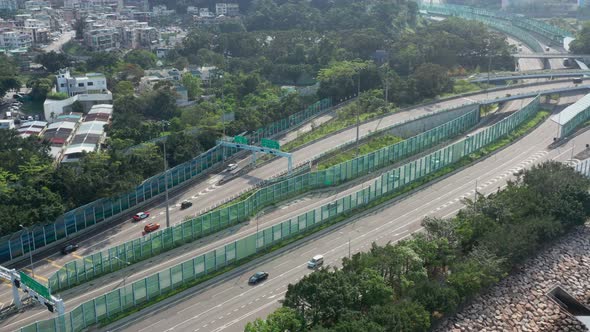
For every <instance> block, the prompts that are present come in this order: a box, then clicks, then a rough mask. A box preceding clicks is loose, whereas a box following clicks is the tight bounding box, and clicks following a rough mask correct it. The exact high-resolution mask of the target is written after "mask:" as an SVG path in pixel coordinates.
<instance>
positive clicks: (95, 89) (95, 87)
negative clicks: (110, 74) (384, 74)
mask: <svg viewBox="0 0 590 332" xmlns="http://www.w3.org/2000/svg"><path fill="white" fill-rule="evenodd" d="M57 91H58V92H64V93H66V94H67V95H68V96H70V97H73V96H75V95H79V94H96V93H104V92H105V91H107V79H106V77H105V76H104V75H103V74H99V73H88V74H86V75H84V76H76V77H74V76H71V75H70V70H69V69H68V68H65V69H61V70H60V71H59V73H58V74H57Z"/></svg>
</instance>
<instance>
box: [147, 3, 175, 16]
mask: <svg viewBox="0 0 590 332" xmlns="http://www.w3.org/2000/svg"><path fill="white" fill-rule="evenodd" d="M152 13H153V15H154V16H168V15H174V13H176V11H175V10H174V9H168V7H166V5H159V6H154V8H152Z"/></svg>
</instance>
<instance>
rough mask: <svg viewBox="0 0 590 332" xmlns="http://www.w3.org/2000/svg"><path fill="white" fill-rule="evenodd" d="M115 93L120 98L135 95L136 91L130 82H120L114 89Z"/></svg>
mask: <svg viewBox="0 0 590 332" xmlns="http://www.w3.org/2000/svg"><path fill="white" fill-rule="evenodd" d="M113 92H114V93H115V94H117V95H118V97H119V96H129V95H133V93H134V89H133V84H132V83H131V82H129V81H119V83H117V85H116V86H115V89H113Z"/></svg>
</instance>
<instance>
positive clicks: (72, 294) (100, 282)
mask: <svg viewBox="0 0 590 332" xmlns="http://www.w3.org/2000/svg"><path fill="white" fill-rule="evenodd" d="M569 102H573V101H571V100H570V101H569ZM520 107H522V105H521V104H516V103H513V104H511V105H510V108H511V109H508V110H516V109H518V108H520ZM382 172H383V171H380V172H376V173H375V174H372V175H370V176H368V177H367V178H365V179H364V181H358V182H357V183H353V184H348V185H345V186H341V187H340V188H333V189H331V190H326V191H322V192H319V193H314V194H310V195H305V196H301V197H299V198H297V199H295V200H294V201H290V202H288V203H285V204H283V205H282V206H280V207H279V208H276V209H274V210H270V211H267V212H266V213H265V214H263V215H262V216H261V217H260V218H257V222H256V221H251V222H250V223H244V224H240V225H237V226H234V227H232V228H230V229H228V230H225V231H222V232H220V233H219V234H216V235H213V236H209V237H207V238H205V239H202V240H200V241H197V242H195V243H191V244H187V245H185V246H182V247H180V248H176V249H174V250H172V251H170V252H167V253H165V254H162V255H159V256H156V257H154V258H152V259H150V260H148V261H145V262H141V263H138V264H135V265H133V266H131V267H130V268H128V269H125V270H122V271H118V272H116V273H113V274H110V275H107V276H104V277H101V278H99V279H97V280H94V281H91V282H89V283H86V284H84V285H81V286H78V287H76V288H74V289H71V290H68V291H65V292H63V293H61V294H59V296H61V297H62V298H64V300H65V301H66V305H67V307H68V308H70V309H72V308H75V307H76V306H77V305H79V304H80V303H83V302H85V301H87V300H88V299H91V298H93V297H96V296H98V295H100V294H103V293H105V292H108V291H110V290H113V289H116V288H118V287H121V286H123V284H124V283H125V282H127V283H130V282H133V281H136V280H138V279H141V278H144V277H146V276H148V275H150V274H153V273H155V272H158V271H161V270H163V269H165V268H167V267H170V266H173V265H176V264H178V263H180V262H182V261H185V260H187V259H189V258H191V257H195V256H197V255H200V254H202V253H204V252H207V251H209V250H211V249H214V248H217V247H219V246H221V245H223V244H226V243H228V242H230V241H233V240H236V239H239V238H242V237H244V236H246V235H248V234H252V233H254V232H255V231H256V229H257V228H258V227H260V228H262V227H267V226H269V225H272V224H276V223H280V222H282V221H284V220H286V219H288V218H290V217H292V216H295V215H298V214H300V213H302V212H304V211H307V210H309V209H312V208H314V207H317V206H320V205H323V204H326V203H327V202H330V201H333V200H334V199H336V198H339V197H342V196H344V195H347V194H349V193H351V192H354V191H357V190H359V189H361V188H362V187H364V186H367V185H368V184H370V183H372V182H373V179H374V178H375V177H378V176H379V174H381V173H382ZM360 182H362V183H360ZM256 223H258V225H256ZM273 274H274V273H273ZM6 289H7V290H8V289H9V288H8V287H6ZM7 295H8V294H7ZM48 317H49V313H48V312H47V311H46V310H45V309H44V308H43V307H40V306H37V308H36V309H33V310H29V311H28V312H27V313H26V314H21V315H16V316H13V317H10V318H9V319H7V320H6V321H5V322H3V323H2V326H3V327H4V328H8V329H14V328H17V327H19V326H23V325H26V324H28V323H32V322H34V321H36V320H40V319H45V318H48Z"/></svg>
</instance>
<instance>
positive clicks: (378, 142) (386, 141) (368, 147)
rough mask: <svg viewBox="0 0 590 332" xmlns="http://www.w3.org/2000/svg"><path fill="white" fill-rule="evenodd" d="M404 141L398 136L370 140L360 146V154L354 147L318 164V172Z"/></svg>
mask: <svg viewBox="0 0 590 332" xmlns="http://www.w3.org/2000/svg"><path fill="white" fill-rule="evenodd" d="M401 141H402V139H401V138H400V137H397V136H393V135H385V136H381V137H377V138H375V139H372V140H370V141H369V142H366V143H363V144H360V145H359V153H358V154H357V153H356V148H355V147H354V146H353V147H352V149H350V150H347V151H342V152H339V153H337V154H335V155H333V156H331V157H330V158H328V159H326V160H324V161H322V162H320V163H319V164H318V170H323V169H326V168H330V167H332V166H334V165H337V164H340V163H343V162H346V161H349V160H352V159H354V158H356V157H357V156H362V155H365V154H369V153H371V152H373V151H377V150H379V149H382V148H384V147H386V146H390V145H393V144H395V143H398V142H401Z"/></svg>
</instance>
